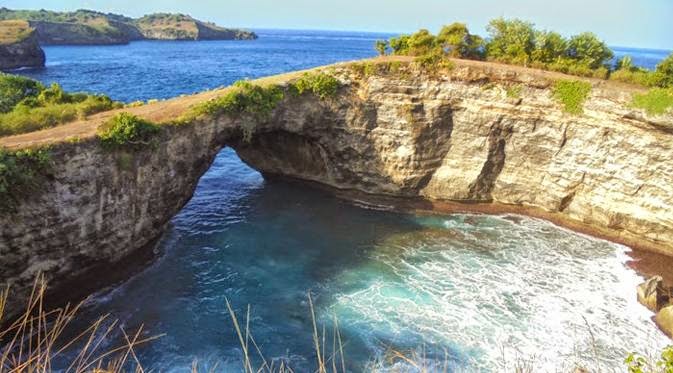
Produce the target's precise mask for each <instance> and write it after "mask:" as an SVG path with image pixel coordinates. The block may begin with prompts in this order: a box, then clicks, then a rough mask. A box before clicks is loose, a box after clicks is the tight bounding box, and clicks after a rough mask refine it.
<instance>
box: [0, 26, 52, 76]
mask: <svg viewBox="0 0 673 373" xmlns="http://www.w3.org/2000/svg"><path fill="white" fill-rule="evenodd" d="M17 23H18V24H21V23H23V26H19V25H17ZM44 63H45V55H44V51H43V50H42V48H40V45H39V44H38V42H37V36H36V34H35V31H34V30H33V29H31V28H30V27H29V26H28V24H27V23H25V22H21V21H0V70H11V69H16V68H20V67H44Z"/></svg>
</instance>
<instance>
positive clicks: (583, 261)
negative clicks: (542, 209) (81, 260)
mask: <svg viewBox="0 0 673 373" xmlns="http://www.w3.org/2000/svg"><path fill="white" fill-rule="evenodd" d="M386 209H387V207H386V206H377V205H369V204H364V203H357V202H348V201H346V200H342V199H338V198H335V197H333V196H332V195H330V194H328V193H327V192H324V191H321V190H317V189H314V188H309V187H306V186H303V185H302V184H298V183H295V182H288V181H283V180H269V181H265V180H264V179H263V178H262V177H261V175H260V174H259V173H257V172H255V171H254V170H252V169H250V168H248V167H247V166H245V165H244V164H243V163H242V162H241V161H240V160H239V159H238V158H237V157H236V154H235V153H234V152H233V151H232V150H231V149H225V150H223V151H222V152H221V153H220V154H219V155H218V156H217V158H216V159H215V162H214V164H213V166H212V167H211V168H210V170H209V171H208V172H207V173H206V174H205V175H204V176H203V177H202V178H201V180H200V182H199V186H198V188H197V190H196V193H195V195H194V197H193V199H192V200H191V201H190V203H189V204H188V205H187V206H186V207H185V208H184V209H183V210H182V211H181V212H180V213H179V214H178V215H177V216H176V217H175V218H174V219H173V220H172V223H171V227H170V229H169V231H168V232H167V233H166V234H165V235H164V236H163V237H162V240H161V244H160V250H161V252H162V255H160V257H159V259H158V260H157V261H156V262H155V263H154V264H152V265H151V266H149V267H148V268H147V269H145V270H143V271H142V272H141V273H139V274H138V275H136V276H134V277H133V278H131V279H129V280H128V281H126V282H124V283H123V284H121V285H120V286H116V287H113V288H110V289H107V290H105V291H102V292H100V293H98V294H96V295H95V297H94V298H93V300H92V301H91V302H90V303H89V304H88V305H87V307H86V308H85V311H84V313H83V317H82V318H81V319H79V320H78V323H81V325H82V326H84V325H87V323H89V322H91V321H94V320H95V319H96V318H97V317H98V316H99V315H100V314H102V313H108V312H111V313H112V316H113V317H114V318H119V319H120V320H121V322H122V324H123V325H124V327H125V328H126V329H129V330H130V329H135V328H137V327H139V326H140V325H141V324H143V325H145V328H146V330H147V333H148V334H151V335H153V334H161V333H166V335H165V336H164V337H162V338H160V339H159V340H157V341H155V342H154V343H152V344H150V345H148V346H147V347H146V348H142V349H140V350H139V353H140V355H139V357H140V359H141V361H143V363H144V364H145V368H146V369H152V370H155V371H176V372H179V371H187V370H189V367H190V365H191V363H192V361H193V360H195V359H196V360H198V361H199V364H200V366H201V367H202V368H203V369H204V370H207V367H213V366H215V364H218V365H217V366H218V367H219V368H218V369H222V370H227V371H228V370H230V369H231V370H236V369H239V367H240V349H239V347H240V346H239V343H238V339H237V337H236V334H235V332H234V330H233V325H232V322H231V319H230V317H229V315H228V312H227V309H226V305H225V298H226V299H229V300H230V302H231V303H232V304H233V305H234V308H235V310H236V311H237V313H238V314H239V317H242V318H244V315H245V312H246V307H247V306H248V305H250V306H251V319H250V323H251V330H252V333H253V335H254V337H255V338H256V341H257V343H258V344H259V345H260V348H261V349H262V350H263V351H264V353H265V357H267V358H269V359H276V361H279V360H286V361H290V362H291V363H292V367H293V369H295V371H309V370H311V369H313V368H314V366H315V354H314V352H313V351H314V350H313V345H312V339H311V330H312V329H311V328H312V326H311V317H310V310H309V306H308V303H307V292H309V291H310V292H311V294H312V296H313V299H314V303H315V312H316V315H317V318H318V322H319V323H324V324H325V325H326V326H327V328H328V330H329V328H330V327H331V325H332V322H331V320H332V318H333V317H334V316H336V317H337V318H338V320H339V323H340V325H341V333H342V337H343V339H344V341H346V342H345V345H346V347H345V349H346V352H345V354H346V356H347V357H348V360H349V362H348V364H350V365H349V369H352V370H353V371H360V370H361V369H363V368H364V367H366V366H368V364H372V359H374V358H376V357H383V356H385V354H386V351H387V350H389V349H391V348H394V349H395V350H399V351H404V352H405V353H408V354H413V353H417V354H420V353H421V351H422V350H423V349H424V350H425V351H426V352H425V353H426V357H427V358H428V359H429V360H430V361H431V362H435V363H437V364H439V365H442V364H444V363H445V362H446V361H447V356H448V361H449V364H450V367H452V369H457V370H459V371H460V369H469V370H472V369H483V370H485V371H491V370H499V369H501V368H502V366H503V360H502V358H501V351H500V349H501V348H504V349H505V351H506V356H507V359H510V360H508V361H506V363H507V362H508V363H509V364H512V363H513V361H514V356H515V355H516V354H517V353H518V354H521V355H523V356H532V355H536V356H537V357H536V367H538V368H539V369H540V370H542V371H553V370H554V369H556V368H558V367H559V366H572V364H575V363H579V364H582V363H586V364H588V363H591V364H592V365H595V363H596V362H597V363H598V364H599V366H601V367H603V368H604V369H619V368H620V367H621V366H622V365H621V361H622V359H623V356H624V355H625V354H628V353H629V352H630V351H632V350H634V349H638V348H640V347H642V346H651V347H652V348H653V349H654V348H659V347H662V346H665V345H666V344H667V339H666V338H665V337H664V336H663V334H661V333H660V332H659V331H658V330H657V329H656V327H655V326H654V325H653V323H652V322H651V321H650V320H649V318H650V315H649V313H648V312H647V311H646V310H645V309H644V308H643V307H642V306H640V305H639V304H637V302H636V300H635V297H634V294H633V293H634V290H633V289H634V288H635V286H636V285H637V284H638V283H639V282H640V281H641V279H640V277H639V276H638V275H637V274H636V273H635V272H633V271H632V270H631V269H629V268H628V267H627V266H626V265H625V262H626V261H627V260H628V256H627V255H626V254H627V252H628V249H627V248H626V247H623V246H620V245H617V244H613V243H609V242H607V241H602V240H597V239H593V238H590V237H587V236H583V235H579V234H576V233H573V232H570V231H567V230H564V229H561V228H558V227H556V226H554V225H551V224H550V223H546V222H543V221H540V220H536V219H531V218H525V217H520V216H516V215H501V216H488V215H476V214H452V215H417V214H404V213H399V212H392V211H386ZM584 318H586V322H585V321H584ZM587 324H588V325H589V326H590V328H591V331H592V333H594V335H595V338H596V342H595V343H596V346H597V349H598V351H597V355H598V356H595V355H596V354H595V353H594V351H593V347H592V346H593V343H594V342H592V339H591V336H590V334H589V330H588V327H587ZM115 337H116V338H119V337H120V336H119V335H117V336H115ZM447 351H448V355H446V352H447ZM517 351H519V352H517Z"/></svg>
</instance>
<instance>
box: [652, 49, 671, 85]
mask: <svg viewBox="0 0 673 373" xmlns="http://www.w3.org/2000/svg"><path fill="white" fill-rule="evenodd" d="M654 77H655V78H654V80H655V84H656V85H657V86H659V87H664V88H665V87H673V53H671V54H669V55H668V57H666V58H665V59H664V60H663V61H661V62H660V63H659V64H658V65H657V69H656V70H655V72H654Z"/></svg>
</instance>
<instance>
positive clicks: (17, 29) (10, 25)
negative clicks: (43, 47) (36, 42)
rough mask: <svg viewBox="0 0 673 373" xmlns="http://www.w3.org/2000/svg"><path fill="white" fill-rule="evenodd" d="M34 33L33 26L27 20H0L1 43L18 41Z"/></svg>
mask: <svg viewBox="0 0 673 373" xmlns="http://www.w3.org/2000/svg"><path fill="white" fill-rule="evenodd" d="M32 33H33V28H32V27H30V25H29V24H28V22H26V21H21V20H9V21H0V45H7V44H14V43H18V42H20V41H22V40H24V39H26V38H27V37H29V36H30V35H31V34H32Z"/></svg>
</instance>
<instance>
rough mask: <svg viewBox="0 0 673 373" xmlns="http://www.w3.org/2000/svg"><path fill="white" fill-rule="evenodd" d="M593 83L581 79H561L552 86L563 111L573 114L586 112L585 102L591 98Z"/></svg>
mask: <svg viewBox="0 0 673 373" xmlns="http://www.w3.org/2000/svg"><path fill="white" fill-rule="evenodd" d="M590 92H591V83H589V82H584V81H581V80H559V81H556V82H555V83H554V85H553V86H552V95H553V97H554V99H556V100H557V101H558V102H559V103H560V104H561V105H562V106H563V111H565V112H566V113H569V114H573V115H581V114H582V113H584V102H585V101H586V100H587V98H589V93H590Z"/></svg>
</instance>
